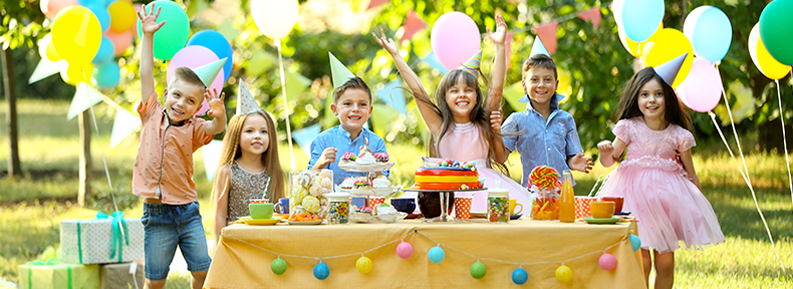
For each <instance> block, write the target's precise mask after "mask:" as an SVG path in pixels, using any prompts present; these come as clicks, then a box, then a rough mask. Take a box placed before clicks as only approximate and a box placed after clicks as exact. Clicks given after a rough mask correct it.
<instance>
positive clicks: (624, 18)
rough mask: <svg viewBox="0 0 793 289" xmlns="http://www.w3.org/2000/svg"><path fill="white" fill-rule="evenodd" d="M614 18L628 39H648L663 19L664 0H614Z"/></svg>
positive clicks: (639, 40)
mask: <svg viewBox="0 0 793 289" xmlns="http://www.w3.org/2000/svg"><path fill="white" fill-rule="evenodd" d="M612 5H613V6H612V7H613V9H614V20H615V21H617V26H619V27H621V28H622V29H623V30H624V31H625V36H627V37H628V38H629V39H630V40H633V41H636V42H642V41H645V40H647V39H650V36H652V35H653V34H654V33H655V31H656V30H658V26H660V25H661V21H663V20H664V0H615V1H614V2H613V4H612Z"/></svg>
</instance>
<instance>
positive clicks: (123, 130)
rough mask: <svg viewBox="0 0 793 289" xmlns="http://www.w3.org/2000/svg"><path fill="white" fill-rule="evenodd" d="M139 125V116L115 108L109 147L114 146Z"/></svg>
mask: <svg viewBox="0 0 793 289" xmlns="http://www.w3.org/2000/svg"><path fill="white" fill-rule="evenodd" d="M140 126H141V121H140V116H138V115H137V114H133V113H131V112H129V111H128V110H126V109H116V119H114V120H113V132H112V133H111V134H110V148H114V147H116V145H118V144H119V143H121V141H123V140H124V139H125V138H127V136H128V135H129V134H131V133H132V132H134V131H135V130H136V129H138V128H139V127H140Z"/></svg>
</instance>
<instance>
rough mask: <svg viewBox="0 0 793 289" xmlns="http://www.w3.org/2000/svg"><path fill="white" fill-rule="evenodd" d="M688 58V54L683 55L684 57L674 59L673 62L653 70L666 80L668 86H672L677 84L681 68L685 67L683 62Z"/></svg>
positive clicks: (665, 63)
mask: <svg viewBox="0 0 793 289" xmlns="http://www.w3.org/2000/svg"><path fill="white" fill-rule="evenodd" d="M686 56H688V52H686V53H683V55H680V56H678V57H675V58H672V60H669V61H667V62H664V63H663V64H661V65H658V66H656V67H653V70H655V73H657V74H658V75H659V76H661V78H663V79H664V82H666V84H669V86H672V83H674V82H675V78H676V77H677V73H678V72H679V71H680V67H681V66H683V61H685V60H686Z"/></svg>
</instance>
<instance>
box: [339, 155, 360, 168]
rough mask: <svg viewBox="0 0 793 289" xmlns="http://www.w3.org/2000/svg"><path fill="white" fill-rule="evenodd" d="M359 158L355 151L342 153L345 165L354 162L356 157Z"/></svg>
mask: <svg viewBox="0 0 793 289" xmlns="http://www.w3.org/2000/svg"><path fill="white" fill-rule="evenodd" d="M357 158H358V156H356V155H355V154H354V153H351V152H346V153H344V154H342V155H341V164H343V165H347V164H352V163H354V162H355V159H357Z"/></svg>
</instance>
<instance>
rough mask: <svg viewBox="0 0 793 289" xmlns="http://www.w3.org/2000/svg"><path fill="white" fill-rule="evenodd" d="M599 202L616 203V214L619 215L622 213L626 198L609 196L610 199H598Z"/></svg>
mask: <svg viewBox="0 0 793 289" xmlns="http://www.w3.org/2000/svg"><path fill="white" fill-rule="evenodd" d="M598 201H601V202H614V213H619V212H622V204H623V203H624V201H625V198H624V197H614V196H609V197H600V198H599V199H598Z"/></svg>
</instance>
